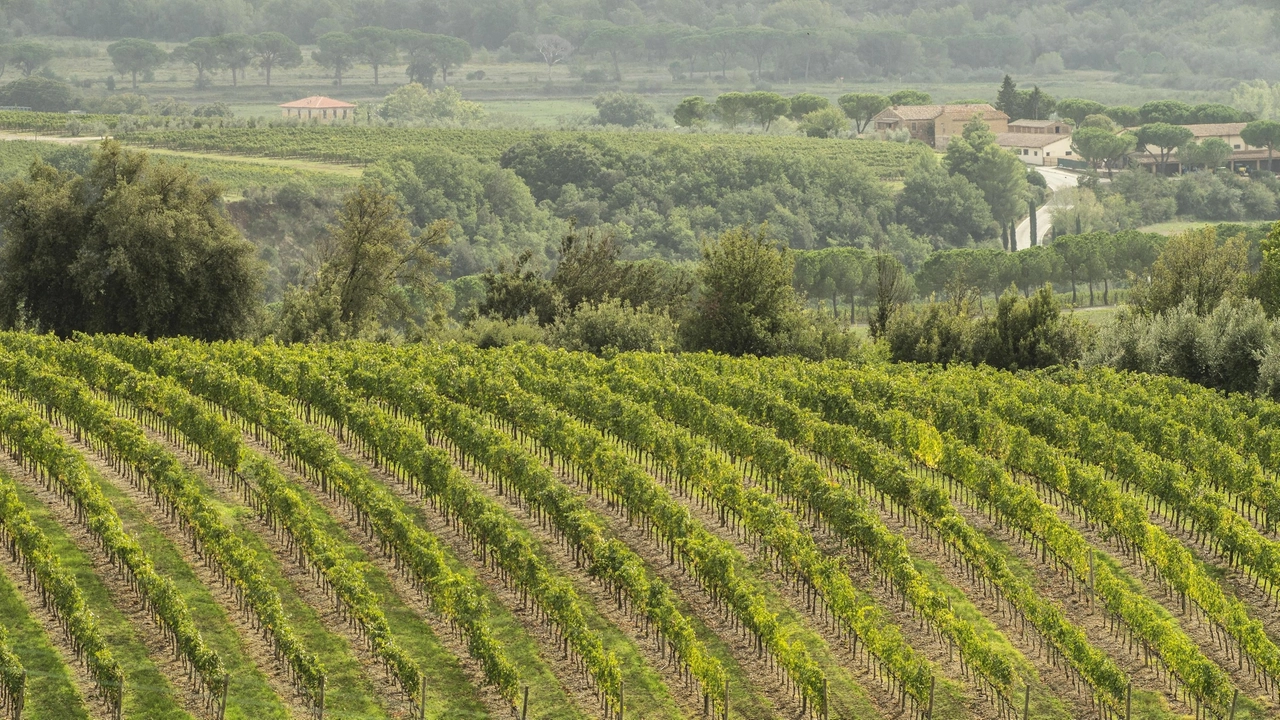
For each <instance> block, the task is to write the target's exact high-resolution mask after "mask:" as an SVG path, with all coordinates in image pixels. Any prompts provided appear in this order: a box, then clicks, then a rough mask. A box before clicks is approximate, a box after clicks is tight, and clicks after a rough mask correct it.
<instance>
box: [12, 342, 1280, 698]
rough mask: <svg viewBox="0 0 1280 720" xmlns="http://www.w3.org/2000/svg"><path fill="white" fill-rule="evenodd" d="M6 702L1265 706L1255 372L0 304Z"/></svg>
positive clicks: (1279, 578) (1274, 434) (1276, 660)
mask: <svg viewBox="0 0 1280 720" xmlns="http://www.w3.org/2000/svg"><path fill="white" fill-rule="evenodd" d="M0 390H2V392H0V445H2V446H3V450H4V452H3V453H0V538H3V540H4V543H5V546H6V547H7V549H8V552H6V553H0V717H4V718H30V719H32V720H45V719H54V718H57V719H62V718H111V719H112V720H120V719H121V718H166V719H167V718H218V719H223V718H254V720H259V719H262V720H266V719H274V718H299V719H302V718H325V717H332V718H387V719H390V718H404V719H409V718H427V717H431V718H437V717H444V718H479V717H494V718H521V720H529V718H538V719H539V720H541V719H543V718H556V719H564V720H570V719H573V720H576V719H579V718H604V719H606V720H622V719H623V718H749V719H756V718H808V719H810V720H818V719H822V720H829V719H830V718H846V719H850V720H879V719H883V720H890V719H903V720H905V719H908V718H909V719H911V720H933V719H934V718H938V719H940V720H942V719H945V720H952V719H973V720H1023V719H1029V718H1035V719H1055V720H1057V719H1060V720H1070V719H1073V718H1101V719H1104V720H1128V719H1130V718H1135V719H1136V718H1141V719H1144V720H1147V719H1151V720H1155V719H1160V718H1194V719H1195V720H1210V719H1222V720H1257V719H1259V718H1276V717H1280V687H1278V686H1277V684H1276V683H1277V681H1278V680H1280V648H1278V647H1277V642H1278V641H1280V534H1278V532H1277V525H1280V431H1278V430H1277V429H1276V428H1277V420H1280V405H1276V404H1273V403H1271V402H1268V401H1262V400H1255V399H1252V398H1245V397H1228V396H1223V395H1220V394H1216V393H1213V392H1211V391H1208V390H1204V389H1202V388H1199V387H1197V386H1194V385H1189V384H1186V383H1184V382H1182V381H1177V380H1171V379H1169V378H1163V377H1147V376H1135V375H1126V374H1118V373H1114V372H1111V371H1075V370H1057V371H1052V372H1046V373H1039V374H1018V375H1013V374H1009V373H1004V372H999V371H993V370H989V369H975V368H971V367H957V368H951V369H945V370H944V369H938V368H925V367H918V366H909V365H880V364H868V365H852V364H846V363H835V362H832V363H811V362H807V361H802V360H796V359H729V358H723V357H717V356H712V355H693V354H690V355H647V354H623V355H619V356H616V357H614V358H611V359H607V360H606V359H600V358H596V357H594V356H591V355H584V354H573V353H567V352H562V351H555V350H549V349H547V348H543V347H527V346H516V347H513V348H505V349H491V350H479V349H476V348H474V347H471V346H464V345H444V346H404V347H390V346H385V345H371V344H359V343H352V344H342V345H328V346H323V345H317V346H300V345H299V346H288V347H286V346H278V345H273V344H265V345H253V344H249V343H226V344H200V343H196V342H192V341H186V340H170V341H157V342H154V343H152V342H147V341H145V340H141V339H136V338H125V337H98V336H94V337H88V336H84V337H78V338H76V339H74V340H70V341H59V340H57V339H54V338H53V337H52V336H36V335H28V334H18V333H6V334H0Z"/></svg>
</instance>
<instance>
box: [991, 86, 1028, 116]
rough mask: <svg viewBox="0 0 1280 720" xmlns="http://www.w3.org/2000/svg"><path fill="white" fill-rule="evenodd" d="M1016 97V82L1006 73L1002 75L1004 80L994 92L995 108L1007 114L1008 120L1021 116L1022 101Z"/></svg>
mask: <svg viewBox="0 0 1280 720" xmlns="http://www.w3.org/2000/svg"><path fill="white" fill-rule="evenodd" d="M1020 100H1021V99H1020V98H1019V97H1018V84H1017V83H1015V82H1014V81H1013V78H1011V77H1009V76H1008V75H1005V76H1004V81H1003V82H1002V83H1001V84H1000V90H999V91H998V92H997V93H996V109H997V110H1000V111H1002V112H1003V113H1004V114H1006V115H1008V116H1009V119H1010V120H1018V119H1019V118H1021V117H1022V115H1021V113H1022V103H1021V101H1020Z"/></svg>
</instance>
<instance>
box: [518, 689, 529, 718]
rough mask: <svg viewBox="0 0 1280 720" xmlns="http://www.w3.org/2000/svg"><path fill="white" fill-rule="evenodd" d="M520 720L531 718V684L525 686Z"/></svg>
mask: <svg viewBox="0 0 1280 720" xmlns="http://www.w3.org/2000/svg"><path fill="white" fill-rule="evenodd" d="M520 720H529V686H528V685H525V686H524V700H522V701H521V702H520Z"/></svg>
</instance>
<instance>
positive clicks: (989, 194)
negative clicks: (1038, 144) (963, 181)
mask: <svg viewBox="0 0 1280 720" xmlns="http://www.w3.org/2000/svg"><path fill="white" fill-rule="evenodd" d="M946 163H947V169H948V170H949V171H950V172H951V173H953V174H957V175H961V176H963V177H965V178H967V179H968V180H969V181H970V182H972V183H973V184H974V185H977V186H978V189H979V190H981V191H982V196H983V198H985V199H986V201H987V205H988V206H990V207H991V216H992V217H994V218H995V220H996V222H997V223H999V224H1000V226H1001V228H1002V229H1003V232H1004V236H1005V238H1006V245H1008V237H1009V232H1010V229H1011V228H1012V227H1013V224H1014V223H1015V222H1017V220H1018V219H1019V218H1020V217H1021V216H1022V212H1023V210H1024V208H1025V207H1026V202H1027V192H1028V190H1027V170H1026V167H1025V166H1024V165H1023V163H1022V160H1020V159H1018V157H1017V156H1015V155H1014V154H1013V153H1011V152H1008V151H1007V150H1004V149H1002V148H1001V147H1000V146H998V145H996V144H995V135H993V134H992V133H991V131H990V129H988V127H987V125H986V123H984V122H982V121H981V120H979V119H975V120H973V121H971V122H969V123H968V124H967V125H965V126H964V131H963V133H962V134H961V136H960V137H958V138H957V137H953V138H952V139H951V143H950V144H948V145H947V153H946ZM1009 249H1010V250H1012V249H1015V248H1012V247H1010V248H1009Z"/></svg>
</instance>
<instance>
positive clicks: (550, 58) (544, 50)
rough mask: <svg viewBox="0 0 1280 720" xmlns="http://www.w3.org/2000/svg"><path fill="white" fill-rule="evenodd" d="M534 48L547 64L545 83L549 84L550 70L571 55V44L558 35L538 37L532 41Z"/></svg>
mask: <svg viewBox="0 0 1280 720" xmlns="http://www.w3.org/2000/svg"><path fill="white" fill-rule="evenodd" d="M534 47H535V48H536V49H537V51H538V54H539V55H541V56H542V61H543V62H545V63H546V64H547V82H551V68H553V67H555V66H556V65H558V64H560V63H561V62H563V61H564V59H565V58H567V57H569V56H570V55H571V54H573V43H571V42H569V41H568V40H565V39H564V38H562V37H560V36H559V35H539V36H538V37H537V38H535V39H534Z"/></svg>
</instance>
